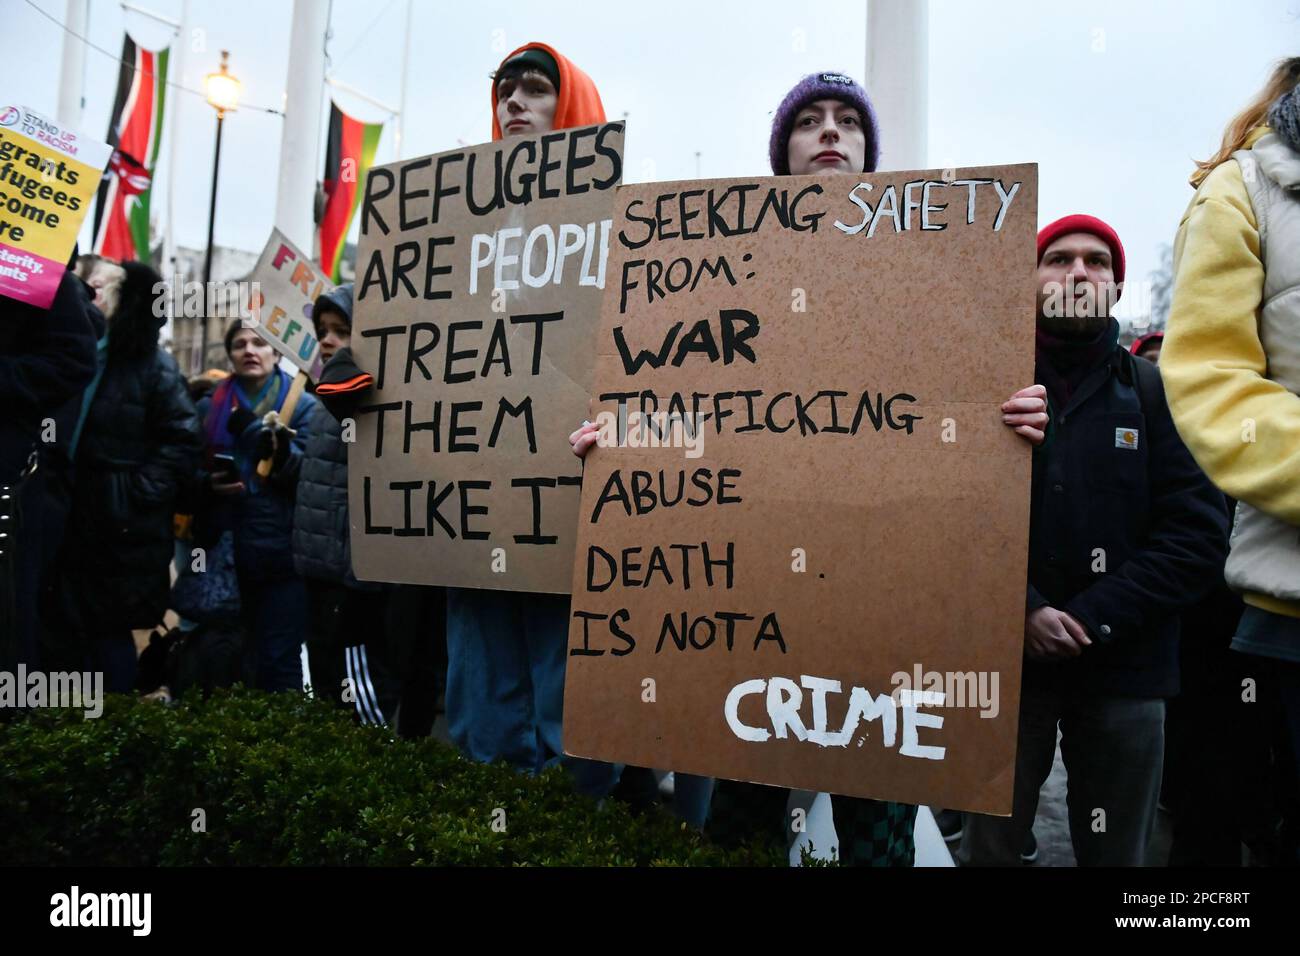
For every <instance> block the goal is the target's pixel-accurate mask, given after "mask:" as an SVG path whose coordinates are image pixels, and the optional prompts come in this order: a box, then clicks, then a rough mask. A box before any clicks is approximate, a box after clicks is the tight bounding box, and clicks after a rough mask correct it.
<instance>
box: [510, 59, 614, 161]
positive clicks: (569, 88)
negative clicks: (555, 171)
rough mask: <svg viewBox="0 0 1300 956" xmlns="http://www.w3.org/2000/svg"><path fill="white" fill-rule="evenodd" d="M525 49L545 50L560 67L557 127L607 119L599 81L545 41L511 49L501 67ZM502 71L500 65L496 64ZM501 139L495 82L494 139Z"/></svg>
mask: <svg viewBox="0 0 1300 956" xmlns="http://www.w3.org/2000/svg"><path fill="white" fill-rule="evenodd" d="M525 50H545V51H546V52H547V53H549V54H550V55H551V56H552V57H554V58H555V62H556V64H557V65H558V66H559V68H560V95H559V98H558V99H557V101H556V103H555V125H554V128H555V129H557V130H558V129H572V128H573V127H575V126H596V125H597V124H599V123H603V122H605V107H604V106H603V105H602V104H601V102H600V93H599V92H598V91H597V89H596V84H595V83H593V82H592V81H591V77H589V76H588V75H587V74H586V73H583V72H582V71H581V70H580V69H578V68H577V67H576V66H574V65H573V63H572V62H571V61H570V60H568V59H566V58H565V57H563V56H561V55H560V54H559V53H557V52H555V50H553V49H552V48H551V47H549V46H547V45H546V44H545V43H525V44H524V45H523V46H521V47H520V48H519V49H518V50H515V51H514V52H512V53H511V54H510V55H509V56H507V57H506V58H505V59H504V60H502V61H501V66H504V65H505V64H506V63H508V62H510V60H511V59H513V58H514V57H516V56H518V55H519V54H520V53H523V52H524V51H525ZM497 69H498V70H499V69H500V67H497ZM500 138H501V124H500V123H499V122H498V121H497V83H496V80H493V81H492V139H493V140H498V139H500Z"/></svg>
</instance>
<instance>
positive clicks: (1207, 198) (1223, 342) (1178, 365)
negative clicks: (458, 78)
mask: <svg viewBox="0 0 1300 956" xmlns="http://www.w3.org/2000/svg"><path fill="white" fill-rule="evenodd" d="M1268 132H1269V130H1268V129H1267V128H1260V129H1256V130H1255V131H1254V132H1252V133H1251V135H1250V137H1249V139H1248V140H1247V142H1246V147H1247V148H1249V147H1250V146H1253V145H1254V144H1255V143H1256V142H1257V141H1258V140H1259V139H1260V138H1261V137H1262V136H1264V135H1265V134H1267V133H1268ZM1263 295H1264V265H1263V262H1262V260H1261V258H1260V245H1259V229H1258V225H1257V223H1256V220H1255V212H1254V209H1253V207H1252V205H1251V201H1250V195H1249V194H1248V193H1247V192H1246V185H1245V183H1244V182H1243V181H1242V176H1241V167H1240V166H1239V165H1238V164H1237V163H1236V161H1235V160H1229V161H1228V162H1225V163H1222V164H1220V165H1219V166H1218V167H1216V168H1215V169H1214V171H1213V172H1211V173H1210V174H1209V176H1207V177H1206V178H1205V180H1204V182H1202V183H1201V186H1200V188H1199V189H1198V190H1197V191H1196V195H1195V196H1194V197H1193V198H1192V201H1191V204H1190V205H1189V206H1188V207H1187V211H1186V212H1185V213H1184V214H1183V219H1182V222H1181V223H1180V224H1179V227H1178V235H1177V238H1176V239H1175V241H1174V288H1173V300H1172V304H1171V306H1170V311H1169V328H1168V330H1167V332H1166V335H1165V340H1164V344H1163V347H1162V349H1161V352H1160V373H1161V377H1162V378H1163V379H1164V383H1165V392H1166V394H1167V395H1168V398H1169V409H1170V411H1171V412H1172V413H1173V418H1174V423H1175V424H1176V425H1177V427H1178V433H1179V435H1181V436H1182V439H1183V442H1184V443H1185V444H1186V445H1187V447H1188V449H1189V450H1190V451H1191V453H1192V455H1193V457H1195V458H1196V461H1197V464H1199V465H1200V466H1201V468H1202V469H1203V470H1204V471H1205V473H1206V474H1207V475H1208V476H1209V477H1210V480H1211V481H1213V482H1214V483H1215V484H1216V485H1217V486H1218V487H1219V488H1221V489H1222V490H1223V491H1224V492H1226V493H1227V494H1229V495H1231V496H1232V497H1234V498H1237V499H1240V500H1242V501H1246V502H1248V503H1250V504H1251V505H1253V506H1254V507H1256V508H1258V509H1259V510H1260V511H1263V512H1265V513H1267V514H1270V515H1273V516H1274V517H1277V518H1280V519H1281V520H1283V521H1285V522H1287V523H1288V524H1293V525H1296V526H1297V527H1300V396H1297V395H1295V394H1294V393H1292V392H1290V391H1288V390H1287V389H1286V388H1285V387H1284V386H1283V385H1281V384H1279V383H1277V382H1272V381H1269V380H1268V379H1267V378H1265V375H1266V374H1267V370H1268V356H1267V355H1266V354H1265V352H1264V347H1263V345H1261V343H1260V340H1259V326H1258V320H1257V317H1258V313H1259V309H1260V306H1261V305H1262V303H1263ZM1247 419H1251V420H1253V422H1254V423H1255V433H1254V436H1253V438H1254V440H1253V441H1249V440H1245V437H1244V436H1243V429H1245V428H1247V427H1248V426H1247V424H1246V420H1247ZM1244 599H1245V601H1246V602H1247V603H1248V604H1252V605H1254V606H1255V607H1259V608H1262V609H1264V610H1266V611H1273V612H1274V613H1277V614H1286V615H1289V616H1291V617H1300V603H1296V602H1291V601H1283V600H1279V599H1278V598H1276V597H1272V596H1271V595H1265V594H1246V595H1244Z"/></svg>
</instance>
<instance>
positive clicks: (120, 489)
mask: <svg viewBox="0 0 1300 956" xmlns="http://www.w3.org/2000/svg"><path fill="white" fill-rule="evenodd" d="M124 268H125V269H126V272H127V276H126V279H125V280H124V282H123V283H122V290H121V299H120V304H119V306H118V310H117V312H116V313H115V314H114V316H113V317H112V318H111V319H110V320H109V333H108V334H109V346H108V356H107V364H106V365H105V368H104V374H103V377H102V378H101V379H100V382H99V385H98V388H97V389H96V391H95V395H94V399H93V401H92V402H91V405H90V410H89V412H88V414H87V416H86V422H85V425H84V426H83V430H82V433H81V438H80V441H79V442H78V445H77V449H76V459H75V467H76V485H75V487H74V490H73V504H72V514H71V517H70V519H69V522H68V531H67V538H66V542H65V547H64V572H65V574H64V581H65V586H66V588H67V592H68V593H67V598H68V600H69V601H71V602H75V613H77V615H78V617H79V620H78V621H76V622H75V623H76V625H77V626H78V627H79V629H80V630H82V631H83V632H86V633H92V632H96V631H102V630H105V629H110V628H120V627H132V628H144V627H153V626H154V625H156V624H158V623H159V622H160V621H161V620H162V615H163V612H164V611H165V610H166V608H167V598H168V592H169V590H170V582H169V576H168V566H169V564H170V563H171V559H172V540H173V531H172V514H173V511H174V506H175V499H176V493H177V490H178V487H179V484H180V482H181V481H182V480H183V479H184V478H185V477H186V476H188V475H189V474H190V473H191V472H193V471H194V469H195V467H196V465H197V462H198V455H199V449H200V447H201V444H202V441H201V438H200V433H199V420H198V416H197V415H196V413H195V411H194V405H193V403H192V402H191V401H190V397H189V393H188V391H187V390H186V388H185V379H184V378H183V377H182V376H181V373H180V370H179V369H178V368H177V367H176V362H175V360H174V359H173V358H172V357H171V356H170V355H168V354H167V353H166V352H164V351H162V350H161V349H159V348H158V330H159V328H160V327H161V325H162V320H161V319H159V318H156V317H155V316H154V315H153V309H152V306H153V299H154V296H153V287H154V284H155V283H156V282H159V281H161V280H160V278H159V276H158V274H157V273H156V272H154V271H153V270H152V269H150V268H149V267H148V266H146V265H144V264H142V263H136V262H129V263H125V264H124Z"/></svg>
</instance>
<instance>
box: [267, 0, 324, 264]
mask: <svg viewBox="0 0 1300 956" xmlns="http://www.w3.org/2000/svg"><path fill="white" fill-rule="evenodd" d="M328 27H329V7H328V6H327V5H326V4H323V3H319V2H317V0H294V3H293V23H292V26H291V27H290V39H289V64H288V67H289V69H288V79H287V83H286V86H285V104H284V128H283V130H282V131H281V134H280V173H279V179H278V183H277V187H276V196H275V225H276V226H277V227H278V228H279V230H280V231H281V232H283V233H284V234H285V236H287V237H288V239H289V241H290V242H292V243H293V244H294V245H296V246H298V247H299V248H301V249H310V248H311V247H312V235H313V233H314V232H315V217H314V216H313V215H312V213H313V207H314V205H315V199H316V195H315V188H314V186H315V183H316V164H317V160H318V158H319V157H318V156H317V150H318V149H319V147H320V119H321V116H320V114H321V86H322V84H321V79H322V77H323V76H324V75H325V31H326V30H327V29H328Z"/></svg>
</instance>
